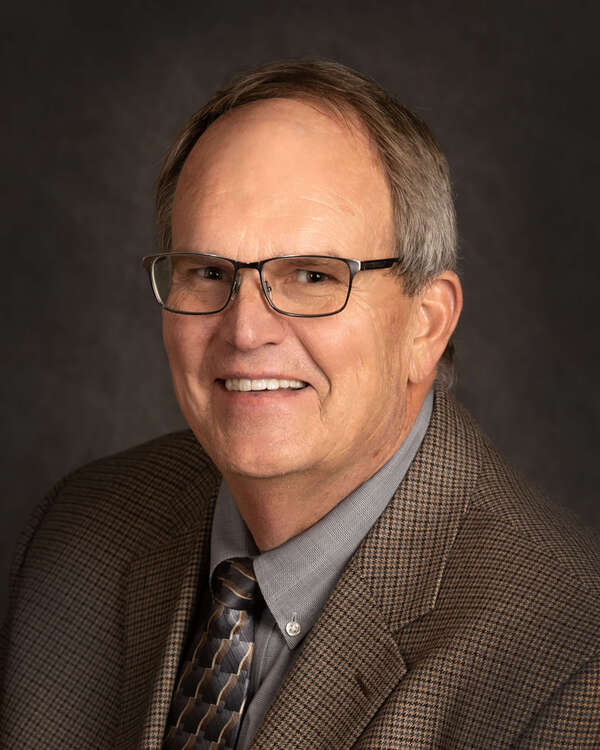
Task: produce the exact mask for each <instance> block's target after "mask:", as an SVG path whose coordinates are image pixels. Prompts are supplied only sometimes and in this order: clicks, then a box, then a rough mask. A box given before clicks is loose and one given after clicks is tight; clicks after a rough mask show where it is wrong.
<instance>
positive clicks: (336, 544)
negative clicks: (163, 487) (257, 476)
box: [210, 391, 433, 750]
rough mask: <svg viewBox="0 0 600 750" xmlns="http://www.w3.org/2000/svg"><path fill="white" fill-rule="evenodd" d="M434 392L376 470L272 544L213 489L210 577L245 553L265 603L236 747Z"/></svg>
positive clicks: (416, 433)
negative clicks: (264, 546) (309, 522)
mask: <svg viewBox="0 0 600 750" xmlns="http://www.w3.org/2000/svg"><path fill="white" fill-rule="evenodd" d="M432 406H433V392H432V391H430V392H429V393H428V394H427V397H426V398H425V401H424V403H423V406H422V407H421V411H420V412H419V414H418V416H417V419H416V420H415V423H414V425H413V426H412V428H411V431H410V432H409V434H408V435H407V437H406V439H405V440H404V442H403V443H402V445H401V446H400V448H399V449H398V450H397V451H396V453H395V454H394V455H393V456H392V457H391V458H390V459H389V461H387V463H385V464H384V465H383V466H382V467H381V469H379V471H378V472H377V473H376V474H374V475H373V476H372V477H371V478H370V479H368V480H367V481H366V482H364V483H363V484H361V485H360V487H357V489H356V490H354V492H352V493H351V494H350V495H348V497H346V498H345V499H344V500H342V501H341V502H340V503H338V505H336V506H335V507H334V508H333V509H332V510H331V511H329V513H327V515H326V516H324V517H323V518H321V519H320V520H319V521H317V523H315V524H314V525H313V526H311V527H310V528H308V529H306V531H303V532H302V533H301V534H298V536H295V537H292V539H289V540H288V541H287V542H285V543H284V544H282V545H281V546H279V547H276V548H275V549H272V550H268V551H267V552H263V553H262V554H261V553H259V551H258V549H257V547H256V545H255V543H254V540H253V539H252V536H251V534H250V532H249V531H248V528H247V527H246V524H245V523H244V521H243V519H242V517H241V515H240V513H239V511H238V509H237V506H236V504H235V501H234V499H233V497H232V496H231V493H230V491H229V488H228V487H227V484H226V483H225V481H224V480H223V481H222V483H221V487H220V489H219V495H218V497H217V503H216V507H215V515H214V520H213V526H212V533H211V548H210V575H211V577H212V574H213V571H214V570H215V568H216V567H217V565H218V564H219V563H220V562H222V561H223V560H227V559H228V558H231V557H252V558H253V559H254V572H255V574H256V577H257V579H258V583H259V585H260V589H261V592H262V595H263V597H264V600H265V603H266V606H265V608H264V609H263V612H262V615H261V617H260V620H259V622H258V623H257V625H256V632H255V651H254V658H253V661H252V667H251V673H250V694H251V695H252V696H253V697H252V699H251V701H250V703H249V704H248V705H247V708H246V711H245V713H244V718H243V720H242V726H241V728H240V734H239V736H238V741H237V744H236V750H247V749H248V748H249V747H250V745H251V744H252V739H253V737H254V735H255V734H256V731H257V729H258V727H259V726H260V724H261V722H262V720H263V718H264V715H265V713H266V712H267V709H268V708H269V706H270V705H271V702H272V701H273V698H274V697H275V695H276V693H277V690H278V688H279V685H280V684H281V681H282V680H283V678H284V677H285V675H286V673H287V671H288V670H289V668H290V667H291V666H292V664H293V662H294V659H295V655H296V653H297V651H296V648H297V647H298V645H299V644H300V643H301V642H302V639H303V638H304V636H305V635H306V634H307V633H308V631H309V630H310V629H311V628H312V626H313V625H314V623H315V622H316V620H317V618H318V616H319V614H320V612H321V610H322V609H323V606H324V605H325V602H326V601H327V599H328V597H329V594H330V593H331V591H332V590H333V587H334V586H335V583H336V581H337V580H338V578H339V577H340V575H341V573H342V571H343V569H344V567H345V565H346V563H347V562H348V560H349V559H350V557H351V556H352V554H353V553H354V551H355V550H356V548H357V547H358V545H359V544H360V542H361V541H362V540H363V538H364V537H365V536H366V534H367V532H368V531H369V529H370V528H371V526H373V524H374V523H375V521H376V520H377V519H378V518H379V516H380V515H381V514H382V513H383V511H384V509H385V507H386V505H387V504H388V502H389V500H390V498H391V497H392V495H393V494H394V492H395V491H396V489H397V487H398V485H399V484H400V482H401V481H402V479H403V478H404V475H405V474H406V472H407V470H408V467H409V466H410V464H411V462H412V460H413V458H414V457H415V454H416V452H417V450H418V449H419V446H420V445H421V442H422V440H423V437H424V436H425V432H426V430H427V427H428V425H429V420H430V418H431V410H432Z"/></svg>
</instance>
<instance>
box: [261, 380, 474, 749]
mask: <svg viewBox="0 0 600 750" xmlns="http://www.w3.org/2000/svg"><path fill="white" fill-rule="evenodd" d="M470 425H471V421H470V418H469V416H468V415H467V414H466V412H464V411H463V410H462V409H461V407H459V406H458V404H457V403H456V402H455V401H454V400H453V399H452V398H451V397H449V396H448V395H447V394H446V393H444V392H436V394H435V401H434V409H433V414H432V418H431V422H430V425H429V428H428V431H427V434H426V436H425V438H424V440H423V443H422V444H421V447H420V449H419V451H418V453H417V455H416V457H415V459H414V460H413V462H412V464H411V466H410V468H409V470H408V472H407V474H406V476H405V478H404V480H403V481H402V483H401V485H400V486H399V488H398V490H397V491H396V493H395V494H394V496H393V497H392V499H391V501H390V503H389V504H388V506H387V508H386V510H385V511H384V513H383V514H382V516H381V517H380V518H379V519H378V521H377V522H376V523H375V525H374V526H373V527H372V529H371V531H370V532H369V533H368V534H367V536H366V537H365V539H364V540H363V542H362V544H361V546H360V547H359V548H358V550H357V551H356V553H355V554H354V556H353V558H352V559H351V560H350V562H349V564H348V565H347V567H346V569H345V571H344V573H343V574H342V576H341V578H340V579H339V581H338V583H337V585H336V587H335V589H334V591H333V593H332V594H331V596H330V598H329V600H328V602H327V604H326V606H325V609H324V610H323V612H322V613H321V616H320V618H319V619H318V621H317V623H316V624H315V625H314V627H313V629H312V630H311V632H310V633H309V634H308V635H307V637H306V639H305V641H304V643H303V644H302V645H301V647H300V649H299V654H298V658H297V659H296V661H295V663H294V665H293V666H292V668H291V670H290V672H289V673H288V675H287V677H286V678H285V680H284V682H283V684H282V686H281V689H280V690H279V693H278V695H277V696H276V698H275V700H274V702H273V704H272V705H271V707H270V709H269V711H268V712H267V714H266V716H265V719H264V721H263V724H262V726H261V728H260V729H259V731H258V733H257V735H256V737H255V740H254V743H253V745H252V750H259V749H260V750H262V749H263V748H264V749H266V748H279V747H286V746H293V747H298V746H303V747H314V748H317V747H351V746H352V745H353V744H354V742H355V740H356V739H357V737H358V736H359V735H360V734H361V733H362V732H363V731H364V729H365V727H366V725H367V724H368V722H369V721H370V719H371V718H372V716H373V715H374V714H375V713H376V711H377V710H378V708H379V706H380V705H381V704H382V703H383V701H384V700H385V699H386V698H387V696H388V695H389V694H390V693H391V691H392V690H393V689H394V687H395V686H396V685H397V684H398V682H399V681H400V680H401V678H402V677H403V676H404V675H405V674H406V671H407V665H406V663H405V661H404V658H403V656H402V653H401V652H400V649H399V646H398V633H399V632H400V631H401V630H402V628H404V627H405V626H406V625H407V624H408V623H410V622H411V621H413V620H415V619H416V618H418V617H420V616H422V615H423V614H425V613H426V612H428V611H430V610H431V609H433V607H434V606H435V602H436V598H437V594H438V591H439V587H440V582H441V580H442V577H443V574H444V569H445V566H446V562H447V559H448V556H449V553H450V550H451V548H452V544H453V542H454V539H455V537H456V535H457V532H458V528H459V524H460V521H461V519H462V517H463V514H464V513H465V510H466V508H467V504H468V502H469V495H470V490H471V487H472V486H473V484H474V481H475V479H476V477H477V475H478V473H479V465H480V457H481V446H480V443H479V441H478V439H476V438H475V437H474V434H473V431H472V428H471V426H470ZM332 717H334V718H332Z"/></svg>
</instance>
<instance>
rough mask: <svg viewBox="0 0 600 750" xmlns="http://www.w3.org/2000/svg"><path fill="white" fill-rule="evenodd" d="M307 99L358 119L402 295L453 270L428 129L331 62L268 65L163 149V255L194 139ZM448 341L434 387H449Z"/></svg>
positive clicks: (445, 179)
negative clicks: (389, 210) (229, 116)
mask: <svg viewBox="0 0 600 750" xmlns="http://www.w3.org/2000/svg"><path fill="white" fill-rule="evenodd" d="M275 98H287V99H302V98H305V99H312V100H317V101H320V102H324V103H325V104H326V105H329V106H330V107H332V108H333V109H334V110H336V111H337V112H338V113H339V114H341V115H342V117H343V116H344V115H347V114H348V113H350V114H351V115H353V116H354V117H356V118H357V120H358V122H359V123H360V125H362V127H363V129H364V131H365V133H366V135H367V136H368V138H369V139H370V141H371V143H372V144H373V145H374V147H375V150H376V153H377V154H378V157H379V159H380V161H381V166H382V168H383V171H384V174H385V176H386V179H387V182H388V185H389V188H390V191H391V196H392V205H393V210H394V223H395V245H396V246H395V250H394V252H395V254H396V255H397V256H398V257H399V258H400V259H401V261H402V262H401V263H399V264H398V265H397V267H398V272H399V274H400V275H401V278H402V283H403V289H404V291H405V293H407V294H409V295H414V294H416V293H418V292H419V291H421V290H422V289H423V288H424V287H425V286H426V285H427V283H428V282H430V281H431V280H433V279H434V278H435V277H436V276H437V275H438V274H440V273H441V272H442V271H445V270H455V269H456V265H457V241H456V220H455V211H454V203H453V200H452V189H451V185H450V174H449V169H448V163H447V161H446V158H445V156H444V154H443V153H442V151H441V149H440V147H439V146H438V144H437V142H436V140H435V138H434V136H433V134H432V132H431V130H430V129H429V127H428V126H427V125H426V124H425V122H423V121H422V120H421V119H420V118H419V117H417V116H416V115H415V114H414V113H413V112H411V111H410V110H409V109H407V108H406V107H405V106H404V105H402V104H401V103H400V102H399V101H397V100H396V99H395V98H394V97H392V96H391V95H390V94H389V93H388V92H387V91H385V89H383V88H382V87H381V86H380V85H379V84H378V83H376V82H375V81H374V80H372V79H371V78H369V77H367V76H365V75H363V74H362V73H358V72H357V71H355V70H352V69H351V68H349V67H347V66H345V65H342V64H341V63H337V62H333V61H330V60H318V59H301V60H284V61H281V62H276V63H271V64H268V65H265V66H263V67H261V68H258V69H256V70H254V71H251V72H249V73H246V74H244V75H242V76H240V77H239V78H237V79H235V80H234V81H233V82H231V83H230V84H229V85H228V86H227V87H225V88H224V89H222V90H220V91H218V92H217V93H216V94H215V95H214V96H213V97H212V98H211V99H210V100H209V101H208V102H207V103H206V104H205V106H204V107H202V109H200V110H199V111H198V112H196V114H194V115H193V116H192V117H191V118H190V120H189V121H188V122H187V124H186V125H185V126H184V128H183V130H182V131H181V133H180V134H179V136H178V138H177V139H176V141H175V143H174V144H173V146H172V147H171V149H170V150H169V152H168V154H167V156H166V158H165V160H164V163H163V166H162V169H161V172H160V176H159V179H158V187H157V195H156V214H157V228H158V234H159V241H160V245H161V248H162V251H163V252H169V250H170V249H171V212H172V206H173V197H174V194H175V189H176V187H177V180H178V178H179V175H180V173H181V170H182V168H183V164H184V162H185V160H186V158H187V157H188V155H189V153H190V151H191V150H192V148H193V147H194V145H195V143H196V141H197V140H198V138H199V137H200V136H201V135H202V133H204V131H205V130H206V129H207V128H208V127H209V126H210V125H211V124H212V123H213V122H214V121H215V120H217V119H218V118H219V117H220V116H221V115H223V114H225V113H226V112H228V111H229V110H232V109H234V108H235V107H239V106H242V105H243V104H249V103H250V102H255V101H260V100H262V99H275ZM453 354H454V346H453V344H452V342H449V344H448V347H447V348H446V351H445V352H444V354H443V356H442V358H441V360H440V362H439V364H438V372H437V382H438V384H439V385H440V386H442V387H446V388H448V387H451V385H452V384H453V381H454V369H453Z"/></svg>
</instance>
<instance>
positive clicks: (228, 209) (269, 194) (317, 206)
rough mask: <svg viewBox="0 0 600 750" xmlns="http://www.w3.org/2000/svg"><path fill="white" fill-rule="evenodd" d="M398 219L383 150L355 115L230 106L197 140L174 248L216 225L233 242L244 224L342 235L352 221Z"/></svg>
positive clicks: (181, 189)
mask: <svg viewBox="0 0 600 750" xmlns="http://www.w3.org/2000/svg"><path fill="white" fill-rule="evenodd" d="M391 217H392V208H391V195H390V191H389V188H388V185H387V180H386V177H385V174H384V172H383V169H382V167H381V163H380V160H379V157H378V155H377V152H376V150H375V148H374V147H373V145H372V144H371V143H370V141H369V138H368V136H367V135H366V134H365V132H364V130H363V129H362V128H361V127H360V126H359V125H358V123H357V122H356V118H355V117H350V116H347V117H346V116H342V115H341V114H339V113H337V112H334V111H332V110H331V109H330V108H329V107H328V106H327V105H325V104H323V103H320V102H313V101H310V100H295V99H269V100H263V101H259V102H253V103H251V104H247V105H243V106H240V107H238V108H235V109H233V110H231V111H230V112H228V113H227V114H225V115H223V116H222V117H220V118H219V119H217V120H216V121H215V122H214V123H213V124H212V125H211V126H210V127H209V128H208V129H207V130H206V131H205V132H204V133H203V134H202V136H201V137H200V138H199V139H198V141H197V142H196V144H195V146H194V148H193V149H192V151H191V153H190V155H189V156H188V158H187V160H186V162H185V164H184V166H183V169H182V172H181V175H180V177H179V181H178V184H177V188H176V192H175V199H174V204H173V246H174V248H177V247H179V248H180V249H182V248H183V246H184V245H185V246H186V247H188V249H194V248H191V247H189V245H190V244H193V245H198V244H200V245H201V244H202V241H203V238H202V234H203V233H211V239H212V237H214V232H215V231H216V232H217V233H219V232H225V233H226V234H227V238H228V239H231V236H232V233H233V234H235V232H236V231H237V232H239V231H241V229H242V227H244V229H243V231H244V233H245V235H246V239H248V240H251V239H252V238H251V236H250V235H251V234H252V232H255V233H256V234H257V236H258V234H261V233H262V234H263V235H264V234H265V233H267V234H269V235H270V236H273V237H276V236H277V233H278V231H279V230H280V229H281V230H282V231H284V234H285V232H286V231H289V232H292V233H293V232H295V231H296V232H297V231H298V230H300V229H302V231H304V232H308V234H310V233H311V231H317V233H318V231H319V230H321V231H324V230H325V229H326V228H327V229H329V230H330V231H332V232H335V231H336V230H337V229H341V226H339V225H343V224H345V223H347V222H349V223H350V229H352V228H354V230H356V229H357V228H358V227H359V226H365V225H366V224H369V225H370V226H378V227H385V228H386V231H387V229H390V230H391ZM336 225H337V226H336ZM262 241H263V242H264V237H263V240H262ZM274 241H275V240H274ZM198 249H201V248H198Z"/></svg>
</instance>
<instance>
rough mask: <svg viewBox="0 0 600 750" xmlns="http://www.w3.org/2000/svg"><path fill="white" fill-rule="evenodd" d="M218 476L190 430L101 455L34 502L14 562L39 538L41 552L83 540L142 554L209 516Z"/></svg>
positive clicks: (105, 550) (62, 551) (122, 552)
mask: <svg viewBox="0 0 600 750" xmlns="http://www.w3.org/2000/svg"><path fill="white" fill-rule="evenodd" d="M219 482H220V474H219V472H218V470H217V469H216V467H215V466H214V464H213V463H212V461H211V460H210V459H209V458H208V456H207V455H206V453H205V452H204V450H203V449H202V447H201V446H200V445H199V443H198V442H197V440H196V438H195V437H194V435H193V433H192V432H191V430H184V431H181V432H175V433H170V434H167V435H163V436H161V437H158V438H155V439H153V440H149V441H147V442H145V443H143V444H140V445H137V446H134V447H132V448H129V449H127V450H124V451H120V452H118V453H115V454H113V455H110V456H106V457H104V458H100V459H97V460H95V461H93V462H91V463H89V464H86V465H85V466H82V467H80V468H78V469H76V470H75V471H73V472H71V473H70V474H68V475H67V476H66V477H64V478H63V479H61V480H60V481H59V482H58V483H57V484H56V485H55V486H54V488H53V489H52V490H51V491H50V492H49V493H48V495H47V496H46V498H45V499H44V500H43V501H42V502H41V503H40V505H38V507H37V508H35V509H34V511H33V513H32V515H31V518H30V521H29V524H28V525H27V527H26V528H25V530H24V532H23V534H22V536H21V539H20V541H19V543H18V545H17V549H16V554H15V560H14V566H13V570H14V567H17V568H18V567H20V565H21V564H22V562H23V560H24V558H25V556H26V554H29V553H30V552H31V549H30V548H31V547H32V546H34V547H35V548H36V549H37V550H38V552H39V553H40V554H41V551H42V550H43V552H44V554H51V552H50V551H52V554H65V550H68V549H69V548H72V547H74V546H76V545H80V544H82V543H85V544H87V545H88V546H89V549H90V551H92V550H93V549H97V550H99V551H100V552H102V553H105V554H112V551H113V550H118V554H119V556H123V555H125V556H127V557H129V558H131V557H134V556H136V555H137V554H142V553H144V552H145V551H146V550H148V549H151V548H153V547H156V546H159V545H160V544H161V543H163V542H166V541H168V540H169V539H172V538H174V537H175V536H177V534H179V533H181V531H182V530H185V529H186V528H190V527H193V526H194V525H197V524H199V523H202V522H203V520H204V519H205V516H206V512H207V510H209V509H210V505H211V503H212V501H213V500H214V498H215V496H216V493H217V490H218V487H219Z"/></svg>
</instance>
